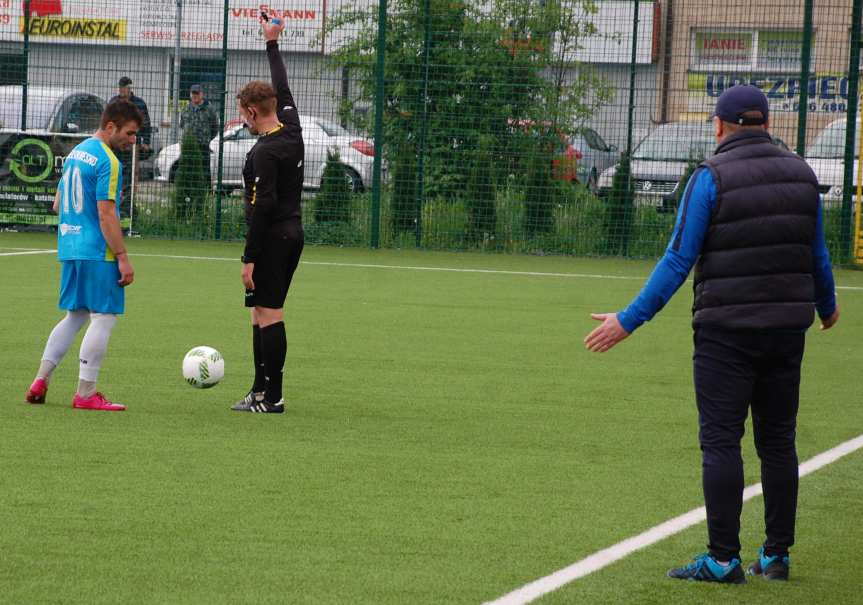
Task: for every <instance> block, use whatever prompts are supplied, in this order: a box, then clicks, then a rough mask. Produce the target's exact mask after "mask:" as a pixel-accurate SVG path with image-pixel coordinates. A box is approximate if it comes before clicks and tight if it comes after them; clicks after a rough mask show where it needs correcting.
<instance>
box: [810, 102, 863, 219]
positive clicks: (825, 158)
mask: <svg viewBox="0 0 863 605" xmlns="http://www.w3.org/2000/svg"><path fill="white" fill-rule="evenodd" d="M861 125H863V124H861V122H860V121H859V120H858V122H857V129H856V135H855V141H854V187H855V191H856V187H857V178H858V177H859V176H860V169H859V164H858V160H859V159H860V127H861ZM847 127H848V120H847V119H846V118H840V119H838V120H834V121H833V122H830V123H829V124H828V125H827V126H826V127H825V128H824V130H822V131H821V132H820V133H819V134H818V136H817V137H815V140H814V141H812V144H811V145H810V146H809V148H808V149H807V150H806V162H807V163H808V164H809V166H811V167H812V170H813V171H814V172H815V176H816V177H818V185H819V187H818V190H819V191H820V192H821V194H822V196H823V198H822V199H823V200H824V206H825V207H830V206H835V205H837V204H840V203H842V183H843V181H844V177H845V136H846V129H847Z"/></svg>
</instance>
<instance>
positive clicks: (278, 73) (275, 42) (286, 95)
mask: <svg viewBox="0 0 863 605" xmlns="http://www.w3.org/2000/svg"><path fill="white" fill-rule="evenodd" d="M261 27H262V28H263V30H264V38H265V39H266V41H267V60H268V61H269V62H270V79H271V80H272V83H273V88H274V89H275V90H276V100H277V101H278V106H277V107H278V111H279V112H281V111H283V110H284V109H285V108H286V107H288V108H291V109H293V108H296V105H295V104H294V96H293V95H292V94H291V89H290V87H289V86H288V75H287V72H286V71H285V63H284V61H282V55H281V54H280V53H279V35H281V33H282V31H284V29H285V22H284V21H282V20H279V19H270V20H269V21H264V19H263V17H262V18H261Z"/></svg>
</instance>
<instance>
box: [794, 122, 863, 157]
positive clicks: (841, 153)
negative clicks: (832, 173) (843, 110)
mask: <svg viewBox="0 0 863 605" xmlns="http://www.w3.org/2000/svg"><path fill="white" fill-rule="evenodd" d="M846 122H847V121H846V120H836V121H835V122H831V123H830V124H828V125H827V127H826V128H825V129H824V130H822V131H821V134H819V135H818V136H817V137H815V140H814V141H812V145H810V146H809V149H807V150H806V157H807V158H819V159H828V160H841V159H843V158H844V157H845V136H846V132H845V125H846ZM859 150H860V124H859V123H858V124H857V134H856V140H855V141H854V157H858V158H859V157H860V151H859Z"/></svg>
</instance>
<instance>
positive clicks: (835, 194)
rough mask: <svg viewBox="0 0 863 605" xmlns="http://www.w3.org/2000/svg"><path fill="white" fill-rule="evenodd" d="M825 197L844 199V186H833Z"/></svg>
mask: <svg viewBox="0 0 863 605" xmlns="http://www.w3.org/2000/svg"><path fill="white" fill-rule="evenodd" d="M825 197H829V198H835V199H841V198H842V186H841V185H833V186H832V187H831V188H830V189H829V190H828V191H827V195H826V196H825Z"/></svg>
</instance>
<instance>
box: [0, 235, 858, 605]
mask: <svg viewBox="0 0 863 605" xmlns="http://www.w3.org/2000/svg"><path fill="white" fill-rule="evenodd" d="M53 241H54V240H53V239H52V238H51V237H49V236H42V235H30V234H0V253H2V252H7V251H10V250H9V249H10V248H16V247H25V248H26V247H33V248H48V247H51V246H52V245H53ZM129 249H130V252H131V258H132V261H133V263H134V266H135V269H136V283H135V284H133V285H132V287H131V288H130V289H129V290H128V292H127V314H126V316H125V317H123V318H122V320H121V321H120V322H119V323H118V325H117V327H116V329H115V331H114V335H113V337H112V340H111V346H110V350H109V353H108V357H107V359H106V361H105V363H104V365H103V371H102V376H101V380H100V388H101V389H102V390H104V391H105V392H106V393H107V394H108V395H109V396H110V397H112V398H114V399H116V400H118V401H122V402H124V403H126V404H127V405H128V406H129V410H128V411H127V412H125V413H122V414H106V413H102V414H100V413H90V412H83V411H77V410H72V409H71V408H70V406H69V403H70V400H71V396H72V393H73V389H74V385H75V380H76V375H77V363H76V361H75V360H76V357H77V355H76V352H77V346H78V343H77V342H76V344H75V345H73V349H72V351H70V354H69V356H68V358H67V359H66V361H65V362H64V363H63V364H62V365H61V366H60V368H58V370H57V372H56V374H55V377H54V380H53V382H52V384H51V390H50V392H49V396H48V403H47V404H46V405H45V406H28V405H25V404H24V403H22V401H23V394H24V391H25V389H26V387H27V385H28V384H29V382H30V380H31V379H32V376H33V373H34V371H35V369H36V366H37V364H38V360H39V356H40V354H41V352H42V348H43V346H44V342H45V339H46V338H47V336H48V333H49V331H50V330H51V328H52V326H53V325H54V323H55V322H56V321H57V320H58V319H59V318H60V317H61V313H60V312H59V311H58V310H57V308H56V297H57V282H58V277H59V269H58V265H57V263H56V260H55V258H54V256H53V255H50V254H45V255H35V256H7V257H0V283H2V292H3V301H4V302H3V324H2V325H3V340H2V342H3V346H2V348H0V367H2V368H3V371H2V372H0V393H2V394H3V395H2V396H0V397H2V399H0V480H2V483H0V485H2V489H0V528H2V530H0V587H2V588H0V601H2V602H9V603H43V602H60V601H62V602H86V603H109V602H110V603H114V602H124V603H208V604H209V603H237V602H248V603H375V604H377V603H385V604H389V603H392V604H400V603H412V604H413V603H441V602H453V603H480V602H482V601H484V600H488V599H492V598H495V597H497V596H500V595H502V594H504V593H506V592H508V591H510V590H512V589H513V588H516V587H518V586H520V585H522V584H524V583H526V582H529V581H531V580H533V579H536V578H538V577H541V576H545V575H547V574H548V573H551V572H553V571H555V570H557V569H559V568H561V567H564V566H566V565H568V564H570V563H572V562H574V561H576V560H578V559H580V558H582V557H584V556H586V555H589V554H591V553H593V552H595V551H597V550H599V549H602V548H605V547H607V546H609V545H611V544H614V543H616V542H618V541H620V540H622V539H625V538H627V537H630V536H632V535H634V534H637V533H639V532H641V531H643V530H645V529H647V528H649V527H651V526H653V525H655V524H657V523H660V522H662V521H665V520H667V519H668V518H670V517H673V516H676V515H678V514H680V513H683V512H685V511H687V510H689V509H691V508H694V507H696V506H699V505H700V504H702V500H701V483H700V457H699V451H698V442H697V422H696V412H695V407H694V403H693V394H692V386H691V369H690V363H691V362H690V357H691V330H690V328H689V306H690V305H691V294H690V293H689V291H688V286H684V288H683V289H682V290H684V291H681V292H680V293H678V295H677V296H676V297H675V299H673V300H672V302H671V303H670V304H669V305H668V307H667V308H666V309H665V310H664V311H663V312H662V313H661V314H660V315H659V316H658V317H657V318H656V319H655V320H654V321H653V322H651V324H649V325H648V326H645V327H643V328H642V329H641V330H640V331H639V332H637V333H636V334H635V335H634V336H633V337H632V338H630V339H629V340H627V341H626V342H624V343H622V344H621V345H620V346H619V347H618V348H616V349H615V350H614V351H612V352H610V353H608V354H605V355H601V356H600V355H592V354H589V353H587V352H586V351H584V349H583V346H582V344H581V340H582V338H583V336H584V334H585V333H586V332H587V331H588V330H589V329H591V327H592V322H591V320H590V319H589V317H588V314H589V312H591V311H607V310H616V309H619V308H621V307H623V306H624V305H625V304H626V303H627V302H628V301H629V300H630V298H631V297H632V296H633V295H634V294H635V293H636V292H637V290H638V288H639V287H640V286H641V280H640V278H643V277H644V276H646V275H647V274H648V273H649V271H650V268H651V263H648V262H640V261H622V260H616V259H573V258H563V257H545V258H538V257H528V256H505V255H481V254H453V253H422V252H408V251H403V252H398V251H370V250H347V249H336V248H319V247H309V248H308V249H307V250H306V252H305V254H304V257H303V259H304V261H306V264H303V265H301V267H300V269H299V270H298V272H297V275H296V277H295V281H294V286H293V290H292V292H291V295H290V296H289V299H288V304H287V306H286V317H287V319H286V324H287V331H288V361H287V366H286V369H287V371H286V377H285V382H286V395H287V401H288V408H287V413H286V414H285V415H283V416H273V417H268V416H263V417H262V416H256V415H242V414H236V413H232V412H229V411H228V409H227V408H228V406H229V405H230V404H231V403H233V401H234V400H235V399H236V398H238V397H239V396H241V395H242V394H243V393H244V392H245V391H246V389H247V388H248V385H249V382H250V369H251V361H250V357H251V354H250V342H251V330H250V329H249V326H248V312H247V311H246V310H245V309H244V308H243V306H242V289H241V285H240V279H239V272H240V264H239V262H238V261H237V260H236V259H238V258H239V255H240V251H241V248H240V246H239V245H236V244H219V243H214V242H203V243H189V242H179V241H151V240H131V241H129ZM146 254H153V255H166V254H172V255H187V256H206V257H220V258H225V259H228V260H227V261H225V262H222V261H217V260H189V259H171V258H164V257H160V256H145V255H146ZM315 263H349V264H387V265H403V266H428V267H453V268H462V269H465V268H482V269H492V270H500V271H534V272H563V273H582V274H603V275H616V276H623V277H630V278H633V279H625V280H612V279H599V278H589V277H582V278H571V277H569V278H567V277H550V276H530V275H510V274H500V273H498V274H494V273H456V272H437V271H416V270H391V269H379V268H363V267H356V266H334V265H326V264H315ZM837 281H838V283H839V284H840V285H843V286H854V287H861V286H863V274H861V273H856V272H853V271H838V272H837ZM840 302H841V304H842V310H843V317H842V320H841V321H840V323H839V325H838V326H837V327H836V329H835V330H832V331H830V332H825V333H818V332H817V331H816V330H813V331H811V332H810V337H809V344H808V348H807V356H806V360H805V362H804V378H803V387H802V405H801V411H800V428H799V433H798V435H799V437H798V445H799V452H800V456H801V460H803V459H807V458H809V457H811V456H813V455H814V454H817V453H819V452H821V451H824V450H826V449H829V448H830V447H833V446H834V445H836V444H837V443H839V442H841V441H844V440H846V439H849V438H852V437H855V436H857V435H859V434H860V433H861V432H863V430H861V427H863V407H861V406H860V394H859V385H860V380H859V375H860V361H859V360H860V355H859V350H860V343H859V340H860V334H861V320H860V317H861V316H863V291H859V290H850V291H849V290H843V291H841V292H840ZM201 344H206V345H210V346H213V347H216V348H217V349H219V351H220V352H221V353H222V354H223V355H224V356H225V359H226V377H225V379H224V381H223V382H222V384H220V385H219V386H217V387H215V388H213V389H209V390H204V391H201V390H195V389H192V388H190V387H188V386H187V385H185V383H184V382H183V380H182V377H181V375H180V364H181V360H182V357H183V355H184V354H185V352H186V351H187V350H188V349H190V348H191V347H192V346H194V345H201ZM750 435H751V431H750V432H749V433H748V434H747V437H746V439H745V449H744V456H745V459H746V461H747V463H748V466H747V469H746V480H747V484H749V483H753V482H755V481H757V480H758V479H757V464H756V463H755V461H756V458H755V455H754V450H753V448H752V445H751V437H750ZM861 471H863V452H856V453H854V454H852V455H850V456H848V457H846V458H844V459H842V460H841V461H839V462H837V463H835V464H833V465H831V466H829V467H827V468H826V469H823V470H821V471H818V472H817V473H814V474H813V475H810V476H808V477H806V478H804V479H803V480H802V482H801V506H800V516H799V532H798V533H799V535H798V546H797V547H796V548H795V549H794V553H793V557H794V569H793V574H794V581H793V582H791V583H789V584H788V585H787V586H775V585H773V584H770V585H767V584H765V583H758V582H750V583H749V584H748V585H746V586H742V587H716V586H703V585H690V584H686V583H680V582H673V581H671V580H667V579H666V578H664V577H663V576H664V572H665V570H666V568H667V567H669V566H671V565H675V564H678V563H683V562H685V560H686V559H688V558H689V557H690V556H691V555H693V554H695V553H697V552H701V551H702V550H703V549H704V547H703V544H704V542H705V541H706V536H705V533H706V532H705V528H704V526H703V525H699V526H697V527H695V528H692V529H691V530H688V531H686V532H684V533H682V534H680V535H678V536H675V537H672V538H670V539H668V540H666V541H663V542H661V543H659V544H657V545H655V546H653V547H651V548H648V549H646V550H644V551H641V552H639V553H636V554H634V555H632V556H630V557H628V558H626V559H624V560H623V561H621V562H619V563H617V564H615V565H612V566H610V567H608V568H606V569H604V570H602V571H600V572H598V573H596V574H594V575H592V576H589V577H587V578H584V579H582V580H579V581H576V582H575V583H573V584H571V585H569V586H567V587H565V588H563V589H561V590H560V591H558V592H557V593H554V594H552V595H549V596H548V597H546V599H545V600H546V601H547V602H549V603H620V602H628V603H672V604H676V603H681V604H683V603H694V602H717V601H718V602H742V603H759V602H765V601H768V600H771V601H773V600H776V599H777V597H778V598H779V599H781V601H782V602H785V603H801V604H803V603H816V602H824V603H846V602H851V601H853V600H854V599H855V598H856V597H857V596H859V595H858V592H859V578H858V574H859V570H858V567H859V565H858V564H857V560H858V559H859V548H860V544H861V543H863V530H861V526H860V524H859V519H860V517H861V514H863V504H861V503H863V488H861V483H860V481H859V477H860V473H861ZM761 514H762V513H761V500H760V499H757V500H755V501H753V502H750V503H748V504H747V505H746V506H745V508H744V531H743V535H742V539H743V543H744V548H745V552H746V554H747V555H749V556H750V557H751V555H753V554H754V553H755V551H756V549H757V546H758V544H759V542H760V539H761V538H760V536H761V532H762V530H761V525H760V521H759V519H760V515H761Z"/></svg>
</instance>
